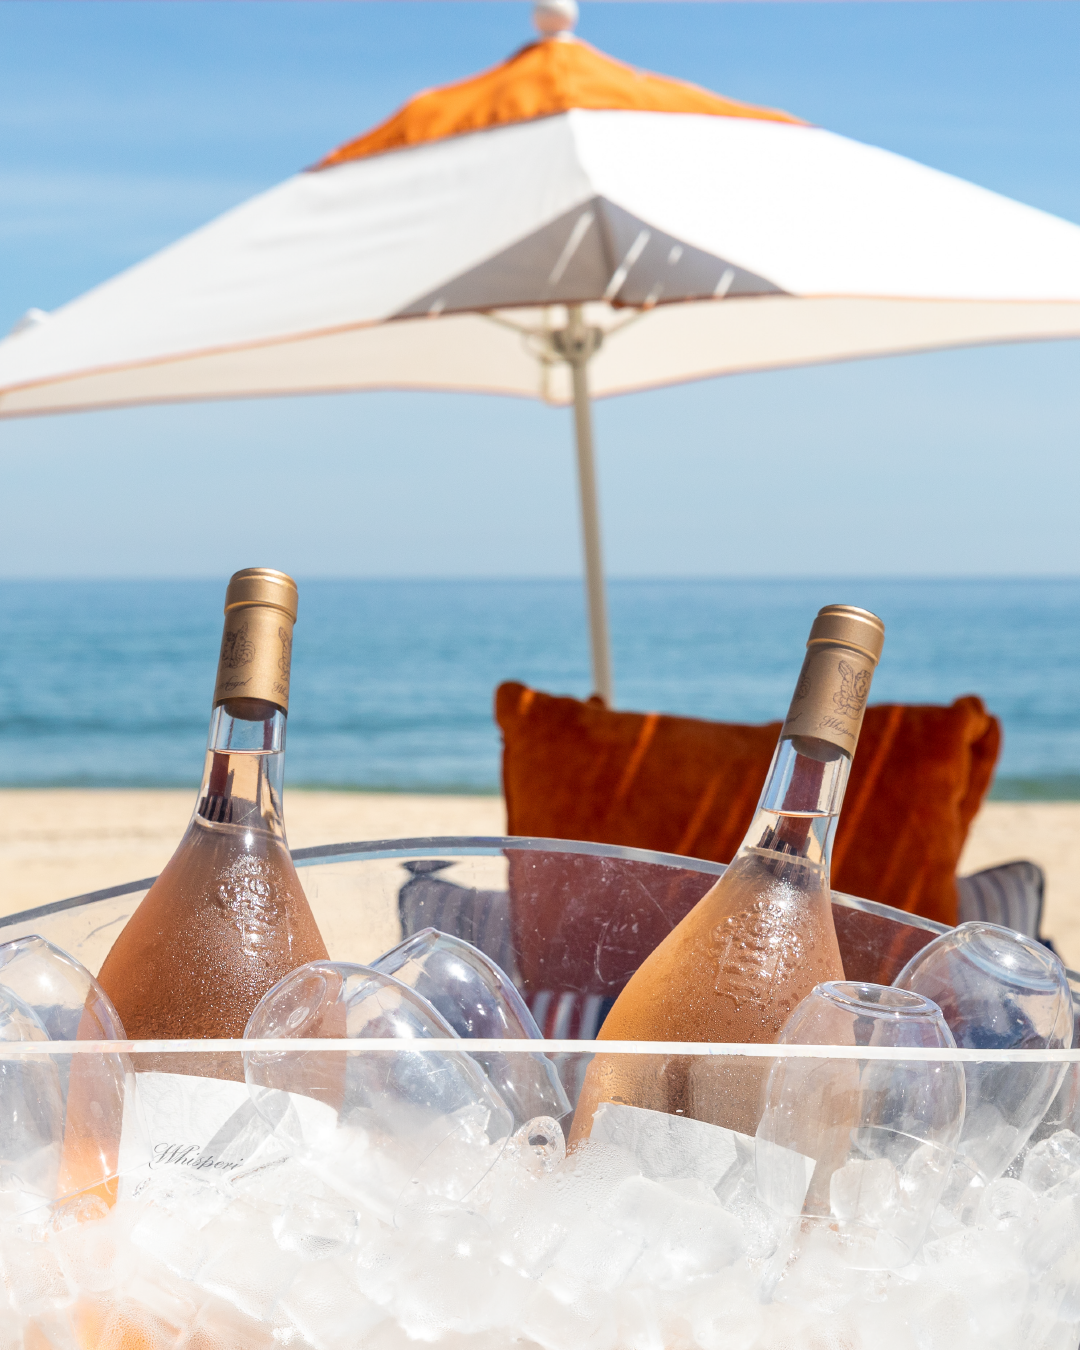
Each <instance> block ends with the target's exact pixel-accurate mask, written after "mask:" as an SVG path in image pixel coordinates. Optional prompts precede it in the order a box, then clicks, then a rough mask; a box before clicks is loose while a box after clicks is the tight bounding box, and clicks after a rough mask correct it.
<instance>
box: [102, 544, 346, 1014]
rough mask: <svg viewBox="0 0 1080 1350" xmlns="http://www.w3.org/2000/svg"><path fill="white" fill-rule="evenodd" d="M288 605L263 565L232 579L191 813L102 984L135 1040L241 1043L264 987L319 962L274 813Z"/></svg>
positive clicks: (291, 610) (276, 577) (285, 592)
mask: <svg viewBox="0 0 1080 1350" xmlns="http://www.w3.org/2000/svg"><path fill="white" fill-rule="evenodd" d="M296 600H297V594H296V584H295V582H294V581H293V580H292V579H291V578H290V577H287V576H286V575H285V574H284V573H283V572H275V571H273V570H272V569H270V568H261V567H255V568H247V569H245V570H244V571H242V572H237V573H236V574H235V575H234V576H233V578H232V579H231V580H230V582H229V587H228V591H227V592H226V597H225V629H224V633H223V636H222V643H221V657H220V660H219V663H218V677H217V684H216V687H215V693H214V711H213V715H212V718H211V722H210V739H209V745H208V747H207V752H206V766H205V769H204V771H203V781H202V786H201V788H200V790H199V795H198V798H197V801H196V806H195V811H194V814H193V815H192V817H191V823H190V824H189V825H188V828H187V832H186V833H185V834H184V837H183V838H182V839H181V841H180V843H179V845H178V847H177V849H176V852H175V853H174V854H173V856H172V857H171V858H170V859H169V861H168V863H167V864H166V866H165V869H164V870H163V871H162V873H161V875H160V876H159V877H158V878H157V880H156V881H155V882H154V884H153V886H151V888H150V890H149V891H148V892H147V894H146V896H145V898H144V899H143V900H142V902H141V904H140V905H139V907H138V908H137V909H136V910H135V913H134V914H133V915H132V916H131V918H130V919H129V920H128V922H127V924H126V926H125V927H124V929H123V930H122V931H121V933H120V934H119V936H118V937H117V939H116V941H115V943H114V944H113V946H112V950H111V951H110V952H109V955H108V956H107V957H106V959H105V963H104V965H103V966H102V967H101V972H100V974H99V976H98V979H99V981H100V983H101V985H102V986H103V987H104V989H105V991H106V993H107V994H108V995H109V997H110V998H111V999H112V1001H113V1003H114V1004H115V1005H116V1010H117V1012H118V1013H119V1014H120V1018H121V1020H122V1021H123V1024H124V1027H125V1029H126V1031H127V1034H128V1035H129V1036H130V1037H132V1038H133V1039H154V1040H161V1039H180V1038H229V1037H239V1036H242V1035H243V1032H244V1027H245V1025H246V1024H247V1020H248V1018H249V1016H250V1015H251V1012H252V1010H253V1009H254V1007H255V1005H256V1003H258V1001H259V999H260V998H262V996H263V994H265V993H266V992H267V990H268V989H270V988H271V987H272V986H273V985H274V984H276V983H277V981H278V980H280V979H282V978H283V977H284V976H285V975H287V974H288V973H289V972H290V971H292V970H295V969H296V967H297V966H300V965H303V964H304V963H305V962H307V961H319V960H326V959H327V951H326V947H325V945H324V944H323V940H322V937H321V936H320V934H319V930H318V927H317V926H316V923H315V918H314V916H313V915H312V913H311V909H310V907H309V906H308V902H307V899H306V897H305V895H304V892H303V889H302V887H301V885H300V879H299V877H298V876H297V875H296V868H295V867H294V866H293V862H292V858H291V857H290V855H289V848H288V844H287V842H286V839H285V823H284V819H283V816H282V807H281V792H282V782H283V778H284V771H285V720H286V715H287V712H288V706H289V667H290V657H291V652H292V627H293V623H294V622H295V620H296Z"/></svg>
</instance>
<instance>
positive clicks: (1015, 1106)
mask: <svg viewBox="0 0 1080 1350" xmlns="http://www.w3.org/2000/svg"><path fill="white" fill-rule="evenodd" d="M893 984H894V986H895V987H896V988H897V989H907V990H911V991H913V992H915V993H918V994H922V995H923V996H924V997H926V998H929V999H933V1001H934V1002H935V1003H936V1004H937V1005H938V1006H939V1007H940V1008H941V1011H942V1013H943V1015H944V1017H945V1021H946V1022H947V1023H948V1025H949V1029H950V1031H951V1032H952V1034H953V1037H954V1039H955V1041H956V1044H957V1045H958V1046H960V1047H961V1048H963V1049H966V1050H1058V1049H1068V1048H1069V1047H1070V1046H1071V1045H1072V1037H1073V1003H1072V994H1071V992H1070V990H1069V982H1068V978H1067V977H1066V974H1065V968H1064V966H1063V965H1062V964H1061V962H1060V961H1059V960H1058V958H1057V957H1056V956H1055V955H1054V954H1053V952H1051V951H1050V950H1049V949H1048V948H1046V947H1044V946H1043V945H1042V944H1041V943H1039V942H1035V941H1034V940H1033V939H1031V938H1027V937H1024V936H1023V935H1022V934H1020V933H1015V932H1013V931H1012V929H1010V928H1000V927H998V926H997V925H996V924H991V923H981V922H974V923H963V924H961V925H960V926H959V927H958V928H953V929H951V930H950V931H949V932H947V933H943V934H942V935H941V936H940V937H939V938H936V939H935V940H934V941H933V942H931V943H929V944H928V945H927V946H926V947H924V948H923V949H922V950H921V951H920V952H917V953H916V954H915V956H913V957H912V958H911V960H910V961H909V962H908V963H907V965H906V966H905V967H904V969H903V970H902V971H901V972H900V974H899V975H897V977H896V979H895V980H894V981H893ZM964 1073H965V1077H966V1079H967V1112H966V1115H965V1119H964V1131H963V1134H962V1136H961V1139H960V1144H959V1147H958V1149H957V1157H956V1163H955V1166H954V1174H953V1176H952V1177H950V1179H949V1186H948V1191H947V1194H946V1202H947V1203H948V1204H949V1205H950V1206H956V1205H961V1206H963V1207H967V1206H968V1205H971V1204H974V1203H977V1201H978V1195H979V1192H981V1190H982V1188H983V1187H985V1186H987V1185H989V1183H990V1182H991V1181H994V1180H996V1178H998V1177H999V1176H1001V1174H1002V1173H1003V1172H1004V1171H1005V1169H1006V1168H1007V1167H1008V1166H1009V1164H1010V1163H1011V1162H1012V1160H1013V1159H1014V1158H1015V1157H1016V1155H1017V1154H1018V1153H1019V1152H1020V1150H1021V1149H1022V1148H1023V1147H1024V1145H1025V1144H1026V1143H1027V1141H1028V1139H1029V1138H1030V1136H1031V1133H1032V1131H1033V1130H1034V1129H1035V1127H1036V1126H1037V1125H1038V1123H1039V1121H1040V1120H1041V1119H1042V1116H1043V1114H1044V1113H1045V1111H1046V1109H1047V1107H1049V1105H1050V1103H1051V1102H1052V1101H1053V1099H1054V1096H1055V1094H1056V1093H1057V1091H1058V1088H1059V1087H1060V1085H1061V1080H1062V1077H1063V1075H1064V1073H1065V1065H1059V1064H1047V1063H1041V1062H1035V1063H1032V1064H1030V1065H1024V1064H1020V1063H1017V1062H1016V1060H1015V1059H1014V1060H1013V1061H1012V1062H1011V1063H1009V1064H1000V1063H992V1062H988V1063H979V1062H973V1063H966V1064H965V1065H964Z"/></svg>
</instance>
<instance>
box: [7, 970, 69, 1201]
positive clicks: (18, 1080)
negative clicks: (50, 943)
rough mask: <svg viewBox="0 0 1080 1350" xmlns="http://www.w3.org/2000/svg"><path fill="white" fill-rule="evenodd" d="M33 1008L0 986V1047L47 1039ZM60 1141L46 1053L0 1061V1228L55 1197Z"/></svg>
mask: <svg viewBox="0 0 1080 1350" xmlns="http://www.w3.org/2000/svg"><path fill="white" fill-rule="evenodd" d="M48 1039H49V1035H48V1032H47V1031H46V1030H45V1028H44V1027H43V1026H42V1024H41V1020H40V1018H38V1017H37V1016H36V1014H35V1013H34V1011H33V1009H32V1008H31V1007H30V1006H29V1004H27V1003H26V1002H25V1001H24V1000H23V999H21V998H20V997H19V996H18V995H17V994H15V993H13V992H12V991H11V990H10V989H5V988H3V987H2V986H0V1044H4V1043H10V1042H12V1041H34V1042H44V1041H48ZM63 1137H64V1098H63V1092H62V1089H61V1083H60V1074H59V1071H58V1067H57V1064H56V1061H55V1060H54V1059H51V1058H49V1057H48V1056H47V1055H45V1054H42V1055H40V1056H39V1055H36V1054H30V1055H19V1056H18V1057H17V1058H14V1057H13V1058H10V1059H9V1058H6V1057H5V1058H3V1059H2V1060H0V1225H2V1224H3V1222H4V1221H7V1220H11V1219H16V1218H18V1217H19V1216H21V1215H23V1214H26V1213H28V1212H31V1211H33V1210H35V1209H38V1208H40V1207H41V1206H43V1205H45V1204H48V1203H49V1202H50V1201H52V1200H53V1198H54V1197H55V1195H56V1188H57V1176H58V1172H59V1169H60V1150H61V1145H62V1142H63Z"/></svg>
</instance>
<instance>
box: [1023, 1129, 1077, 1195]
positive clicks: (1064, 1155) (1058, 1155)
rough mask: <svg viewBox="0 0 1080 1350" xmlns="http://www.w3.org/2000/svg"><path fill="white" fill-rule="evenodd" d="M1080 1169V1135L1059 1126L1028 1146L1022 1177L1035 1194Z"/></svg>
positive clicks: (1070, 1177)
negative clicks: (1045, 1137)
mask: <svg viewBox="0 0 1080 1350" xmlns="http://www.w3.org/2000/svg"><path fill="white" fill-rule="evenodd" d="M1078 1172H1080V1136H1077V1135H1075V1134H1074V1133H1073V1132H1072V1130H1058V1132H1057V1134H1052V1135H1051V1136H1050V1138H1049V1139H1042V1140H1040V1141H1039V1143H1037V1144H1035V1145H1034V1146H1033V1147H1032V1148H1030V1149H1029V1150H1028V1153H1027V1156H1026V1157H1025V1158H1024V1168H1023V1171H1022V1173H1021V1176H1020V1179H1021V1181H1023V1183H1024V1185H1025V1186H1027V1187H1029V1188H1030V1189H1031V1190H1033V1191H1034V1192H1035V1193H1036V1194H1040V1193H1041V1192H1043V1191H1048V1190H1050V1189H1051V1188H1052V1187H1054V1186H1058V1185H1060V1184H1061V1182H1063V1181H1069V1180H1071V1179H1072V1178H1073V1177H1074V1176H1076V1174H1077V1173H1078Z"/></svg>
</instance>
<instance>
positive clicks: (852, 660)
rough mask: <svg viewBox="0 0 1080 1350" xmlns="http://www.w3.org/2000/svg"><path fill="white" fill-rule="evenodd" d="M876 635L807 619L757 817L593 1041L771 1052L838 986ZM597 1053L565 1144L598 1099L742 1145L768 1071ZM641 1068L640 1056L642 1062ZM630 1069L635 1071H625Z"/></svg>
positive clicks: (860, 624)
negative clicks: (836, 886) (851, 818)
mask: <svg viewBox="0 0 1080 1350" xmlns="http://www.w3.org/2000/svg"><path fill="white" fill-rule="evenodd" d="M884 633H885V629H884V625H883V624H882V622H881V620H880V619H879V618H877V616H876V615H874V614H871V613H869V612H868V611H866V610H861V609H855V608H854V607H853V606H850V605H828V606H826V607H825V608H824V609H822V610H821V611H820V612H819V614H818V616H817V618H816V619H815V620H814V624H813V627H812V628H811V631H810V638H809V640H808V642H807V644H806V645H807V653H806V659H805V661H804V662H803V668H802V671H801V673H800V676H799V682H798V684H797V685H796V688H795V694H794V696H793V698H792V702H791V708H790V709H789V711H788V715H787V719H786V721H785V723H784V726H783V728H782V730H781V734H780V740H779V742H778V744H777V747H776V752H775V754H774V755H773V760H772V765H771V766H770V769H769V773H768V776H767V778H766V780H765V786H764V789H763V790H762V794H761V798H760V800H759V803H758V809H757V812H756V814H755V816H754V820H753V823H752V824H751V826H750V829H749V830H748V831H747V834H746V837H745V839H744V840H743V843H742V846H741V847H740V848H739V851H738V853H736V855H735V857H734V859H733V860H732V862H731V864H730V866H729V867H728V869H727V871H726V872H725V873H724V875H723V876H722V877H721V878H720V879H719V880H718V881H717V883H716V885H715V886H713V887H712V889H711V890H709V891H708V893H707V894H706V895H704V896H703V897H702V899H701V900H699V901H698V903H697V904H696V905H695V906H694V908H693V909H692V910H691V911H690V913H689V914H688V915H687V916H686V917H685V918H684V919H683V920H682V922H681V923H680V924H678V925H677V926H676V927H675V928H674V929H673V930H672V931H671V932H670V933H669V934H668V936H667V937H666V938H665V939H664V940H663V942H661V943H660V945H659V946H658V947H656V948H655V950H654V951H652V952H651V953H650V955H649V956H648V957H646V959H645V961H644V962H643V963H642V964H641V966H640V967H639V968H638V969H637V970H636V971H635V972H634V974H633V975H632V976H631V978H630V980H629V981H628V983H627V985H626V987H625V988H624V989H623V991H622V993H621V994H620V995H619V997H618V999H617V1000H616V1001H615V1004H614V1006H613V1007H612V1009H611V1012H610V1013H609V1014H608V1016H607V1018H606V1020H605V1022H604V1025H603V1027H602V1028H601V1030H600V1034H599V1037H598V1039H599V1040H615V1041H642V1040H648V1041H697V1042H705V1041H710V1042H723V1043H745V1042H751V1043H760V1042H770V1041H775V1040H777V1038H778V1037H779V1035H780V1032H781V1030H782V1028H783V1026H784V1023H785V1022H786V1021H787V1019H788V1017H789V1016H790V1015H791V1013H792V1011H793V1010H794V1008H795V1006H796V1004H798V1003H799V1002H800V1001H801V1000H802V999H803V998H804V997H805V995H807V994H808V993H809V992H810V990H811V989H813V987H814V986H815V985H817V984H820V983H822V982H824V981H826V980H842V979H843V978H844V969H843V964H842V962H841V960H840V949H839V947H838V945H837V941H836V931H835V929H834V927H833V920H832V905H831V898H830V897H831V890H830V885H829V860H830V853H831V849H832V843H833V839H834V837H835V835H836V826H837V822H838V820H839V815H840V806H841V803H842V802H843V799H844V789H845V787H846V786H847V779H848V772H849V770H850V768H851V759H852V755H853V754H854V751H855V745H856V742H857V741H858V736H859V729H860V727H861V725H862V717H863V711H864V709H865V707H866V699H867V697H868V695H869V693H870V680H871V677H872V675H873V671H874V667H875V666H876V664H877V661H878V658H879V657H880V655H881V647H882V643H883V641H884ZM639 1058H640V1057H629V1056H628V1057H620V1056H616V1055H597V1057H596V1058H595V1060H594V1061H593V1062H592V1064H591V1065H590V1068H589V1072H588V1075H587V1078H586V1082H585V1086H584V1089H583V1091H582V1094H581V1098H580V1101H579V1104H578V1109H577V1112H576V1115H575V1120H574V1134H573V1138H574V1139H578V1138H581V1137H583V1136H584V1135H586V1134H588V1131H589V1129H590V1128H591V1124H592V1117H593V1113H594V1111H595V1110H596V1107H597V1106H598V1105H599V1104H600V1103H601V1102H604V1101H612V1102H624V1103H626V1104H628V1105H634V1106H644V1107H652V1108H655V1109H659V1110H666V1111H672V1112H677V1113H681V1114H686V1115H691V1116H693V1117H695V1118H696V1119H699V1120H709V1121H712V1122H713V1123H715V1124H722V1125H727V1126H729V1127H730V1128H732V1129H738V1130H742V1131H744V1132H745V1133H748V1134H752V1133H753V1131H754V1129H755V1127H756V1125H757V1117H758V1114H759V1101H758V1096H759V1090H760V1086H761V1083H760V1079H761V1073H762V1071H763V1070H764V1071H766V1072H767V1069H768V1060H750V1059H743V1060H734V1061H726V1060H721V1059H719V1058H717V1059H716V1060H714V1061H710V1062H709V1063H707V1064H705V1063H700V1062H699V1063H698V1064H696V1065H695V1066H694V1067H693V1069H691V1068H690V1067H689V1064H688V1062H687V1061H685V1060H684V1059H683V1058H682V1057H679V1059H678V1060H677V1061H670V1060H669V1061H667V1062H665V1063H664V1064H662V1065H661V1064H658V1063H652V1062H650V1063H648V1064H639V1063H638V1060H639ZM650 1059H651V1057H650ZM635 1065H637V1067H635Z"/></svg>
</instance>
